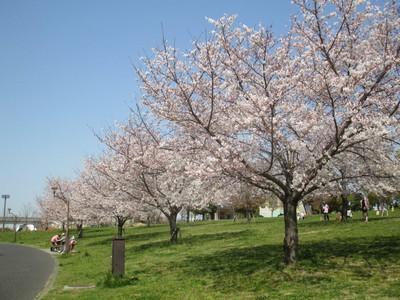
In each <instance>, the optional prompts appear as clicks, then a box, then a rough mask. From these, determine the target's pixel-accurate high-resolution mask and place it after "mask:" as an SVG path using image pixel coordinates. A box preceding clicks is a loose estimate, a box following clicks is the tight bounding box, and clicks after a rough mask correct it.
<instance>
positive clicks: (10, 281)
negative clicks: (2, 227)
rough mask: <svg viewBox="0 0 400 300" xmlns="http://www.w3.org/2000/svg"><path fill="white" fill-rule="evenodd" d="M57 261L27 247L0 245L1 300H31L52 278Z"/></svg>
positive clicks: (48, 255)
mask: <svg viewBox="0 0 400 300" xmlns="http://www.w3.org/2000/svg"><path fill="white" fill-rule="evenodd" d="M55 268H56V261H55V259H54V258H53V256H52V255H51V254H50V253H46V252H45V251H43V250H40V249H36V248H33V247H30V246H22V245H14V244H3V243H0V299H1V300H33V299H37V298H38V297H40V296H41V294H42V293H43V291H44V290H45V288H46V287H47V286H48V284H49V282H50V281H51V280H50V279H52V278H53V275H54V272H55Z"/></svg>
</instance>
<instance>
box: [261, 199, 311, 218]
mask: <svg viewBox="0 0 400 300" xmlns="http://www.w3.org/2000/svg"><path fill="white" fill-rule="evenodd" d="M278 203H279V204H278V205H277V207H276V208H275V209H274V210H272V209H271V208H270V207H268V203H265V204H264V205H263V206H260V216H262V217H265V218H271V217H278V216H281V215H283V204H282V202H281V201H279V202H278ZM302 212H303V214H304V215H306V210H305V209H304V205H303V202H302V201H300V202H299V204H298V205H297V213H299V214H301V213H302Z"/></svg>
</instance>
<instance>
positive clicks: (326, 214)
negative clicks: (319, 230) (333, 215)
mask: <svg viewBox="0 0 400 300" xmlns="http://www.w3.org/2000/svg"><path fill="white" fill-rule="evenodd" d="M322 212H323V214H324V221H329V205H328V203H324V206H322Z"/></svg>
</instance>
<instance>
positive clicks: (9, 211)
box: [8, 208, 17, 243]
mask: <svg viewBox="0 0 400 300" xmlns="http://www.w3.org/2000/svg"><path fill="white" fill-rule="evenodd" d="M8 214H9V215H12V216H14V243H15V242H16V240H17V216H16V215H14V214H13V213H12V212H11V208H9V209H8Z"/></svg>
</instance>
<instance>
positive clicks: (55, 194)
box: [51, 186, 69, 253]
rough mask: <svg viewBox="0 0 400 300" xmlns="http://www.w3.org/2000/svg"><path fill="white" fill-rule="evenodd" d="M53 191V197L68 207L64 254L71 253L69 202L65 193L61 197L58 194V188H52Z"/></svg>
mask: <svg viewBox="0 0 400 300" xmlns="http://www.w3.org/2000/svg"><path fill="white" fill-rule="evenodd" d="M51 189H52V191H53V197H54V198H58V199H60V200H61V201H63V202H64V203H65V204H66V205H67V230H66V235H65V244H64V250H63V253H68V252H69V247H68V245H69V200H68V199H67V198H66V197H65V196H64V194H63V193H61V195H58V194H57V189H58V187H56V186H52V187H51Z"/></svg>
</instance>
